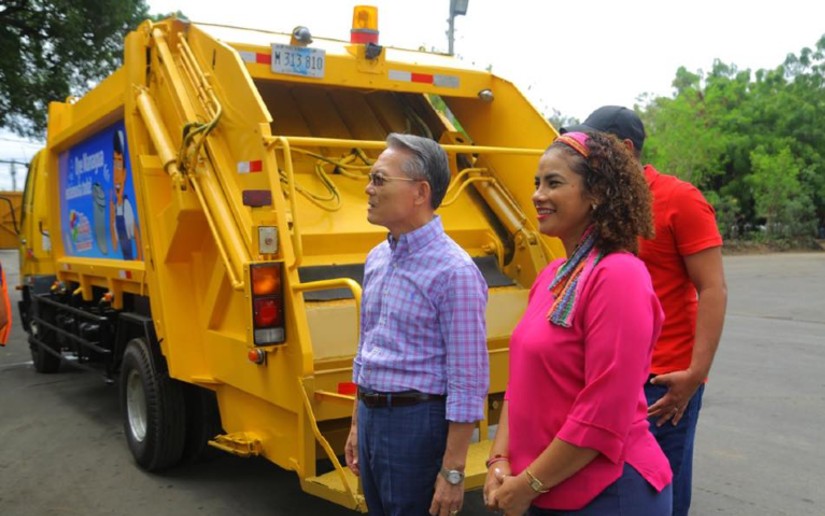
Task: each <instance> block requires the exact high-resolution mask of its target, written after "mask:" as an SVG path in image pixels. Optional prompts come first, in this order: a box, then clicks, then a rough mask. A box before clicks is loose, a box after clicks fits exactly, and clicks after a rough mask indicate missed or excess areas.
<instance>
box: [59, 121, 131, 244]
mask: <svg viewBox="0 0 825 516" xmlns="http://www.w3.org/2000/svg"><path fill="white" fill-rule="evenodd" d="M58 162H59V171H60V192H61V199H60V203H61V213H62V219H61V220H62V221H63V224H62V225H63V228H62V229H63V231H62V233H63V240H64V242H63V243H64V247H65V252H66V254H67V255H70V256H85V257H98V258H114V259H121V260H140V259H141V247H140V223H139V220H138V218H137V213H136V210H135V206H134V205H133V204H132V203H133V202H134V200H135V188H134V183H133V181H132V174H131V167H130V165H129V149H128V147H127V146H126V130H125V128H124V125H123V122H118V123H116V124H114V125H113V126H111V127H108V128H106V129H104V130H102V131H100V132H99V133H97V134H95V135H94V136H92V137H90V138H88V139H86V140H85V141H83V142H81V143H79V144H77V145H75V146H74V147H72V148H71V149H69V150H68V151H66V152H64V153H62V154H61V155H60V157H59V160H58ZM107 205H108V206H107ZM107 212H108V213H107Z"/></svg>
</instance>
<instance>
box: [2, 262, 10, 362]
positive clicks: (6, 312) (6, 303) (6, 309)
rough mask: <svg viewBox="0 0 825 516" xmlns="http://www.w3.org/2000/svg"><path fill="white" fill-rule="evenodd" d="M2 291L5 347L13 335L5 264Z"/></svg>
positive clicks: (3, 343) (3, 339)
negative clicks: (10, 335) (11, 334)
mask: <svg viewBox="0 0 825 516" xmlns="http://www.w3.org/2000/svg"><path fill="white" fill-rule="evenodd" d="M0 282H2V283H0V290H2V292H3V299H2V300H0V346H5V345H6V342H7V341H8V340H9V333H11V300H9V291H8V288H7V285H6V271H4V270H3V264H0Z"/></svg>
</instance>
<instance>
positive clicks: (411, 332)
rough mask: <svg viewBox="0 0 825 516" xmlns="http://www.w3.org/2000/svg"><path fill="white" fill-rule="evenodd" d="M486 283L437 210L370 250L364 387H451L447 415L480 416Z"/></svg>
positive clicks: (360, 369)
mask: <svg viewBox="0 0 825 516" xmlns="http://www.w3.org/2000/svg"><path fill="white" fill-rule="evenodd" d="M486 306H487V284H486V282H485V281H484V278H483V277H482V276H481V273H480V272H479V270H478V268H477V267H476V265H475V264H474V263H473V261H472V259H471V258H470V256H469V255H468V254H467V253H466V252H465V251H464V250H463V249H461V248H460V247H459V246H458V244H456V243H455V242H453V240H452V239H450V237H448V236H447V234H446V233H445V232H444V227H443V226H442V224H441V219H440V218H439V217H437V216H436V217H435V218H434V219H433V220H432V221H431V222H429V223H427V224H426V225H425V226H423V227H421V228H418V229H416V230H415V231H411V232H409V233H405V234H403V235H401V238H400V239H398V241H396V240H395V239H394V238H393V237H392V235H390V236H389V237H388V239H387V241H386V242H383V243H381V244H379V245H378V246H376V247H375V248H374V249H373V250H372V251H371V252H370V254H369V256H368V257H367V263H366V266H365V273H364V296H363V305H362V310H361V335H360V342H359V346H358V353H357V354H356V356H355V362H354V364H353V370H352V376H353V381H354V382H355V383H356V384H358V385H359V386H360V387H364V388H368V389H372V390H376V391H381V392H398V391H405V390H417V391H421V392H425V393H428V394H446V395H447V407H446V408H447V419H448V420H450V421H454V422H459V423H469V422H473V421H478V420H480V419H482V418H483V415H484V403H485V397H486V395H487V389H488V387H489V383H490V379H489V371H490V369H489V365H488V357H487V329H486V321H485V315H486V314H485V311H486Z"/></svg>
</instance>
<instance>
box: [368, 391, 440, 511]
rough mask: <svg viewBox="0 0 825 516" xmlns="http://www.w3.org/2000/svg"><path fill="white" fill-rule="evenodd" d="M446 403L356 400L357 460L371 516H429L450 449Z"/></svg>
mask: <svg viewBox="0 0 825 516" xmlns="http://www.w3.org/2000/svg"><path fill="white" fill-rule="evenodd" d="M445 411H446V409H445V404H444V401H443V400H440V401H426V402H423V403H419V404H417V405H412V406H408V407H391V408H369V407H367V406H366V405H364V402H363V401H359V402H358V461H359V465H360V471H361V485H362V487H363V489H364V498H365V499H366V502H367V508H368V509H369V513H370V515H371V516H425V515H426V514H428V511H429V509H430V504H431V503H432V500H433V495H434V494H435V481H436V477H437V475H438V472H439V470H440V469H441V459H442V458H443V456H444V449H445V448H446V446H447V428H448V425H449V423H448V422H447V420H446V419H445V416H446V414H445Z"/></svg>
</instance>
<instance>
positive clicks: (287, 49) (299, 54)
mask: <svg viewBox="0 0 825 516" xmlns="http://www.w3.org/2000/svg"><path fill="white" fill-rule="evenodd" d="M325 64H326V52H324V51H323V50H322V49H320V48H308V47H294V46H292V45H281V44H278V43H273V44H272V71H273V72H275V73H285V74H289V75H300V76H301V77H313V78H315V79H323V77H324V65H325Z"/></svg>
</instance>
